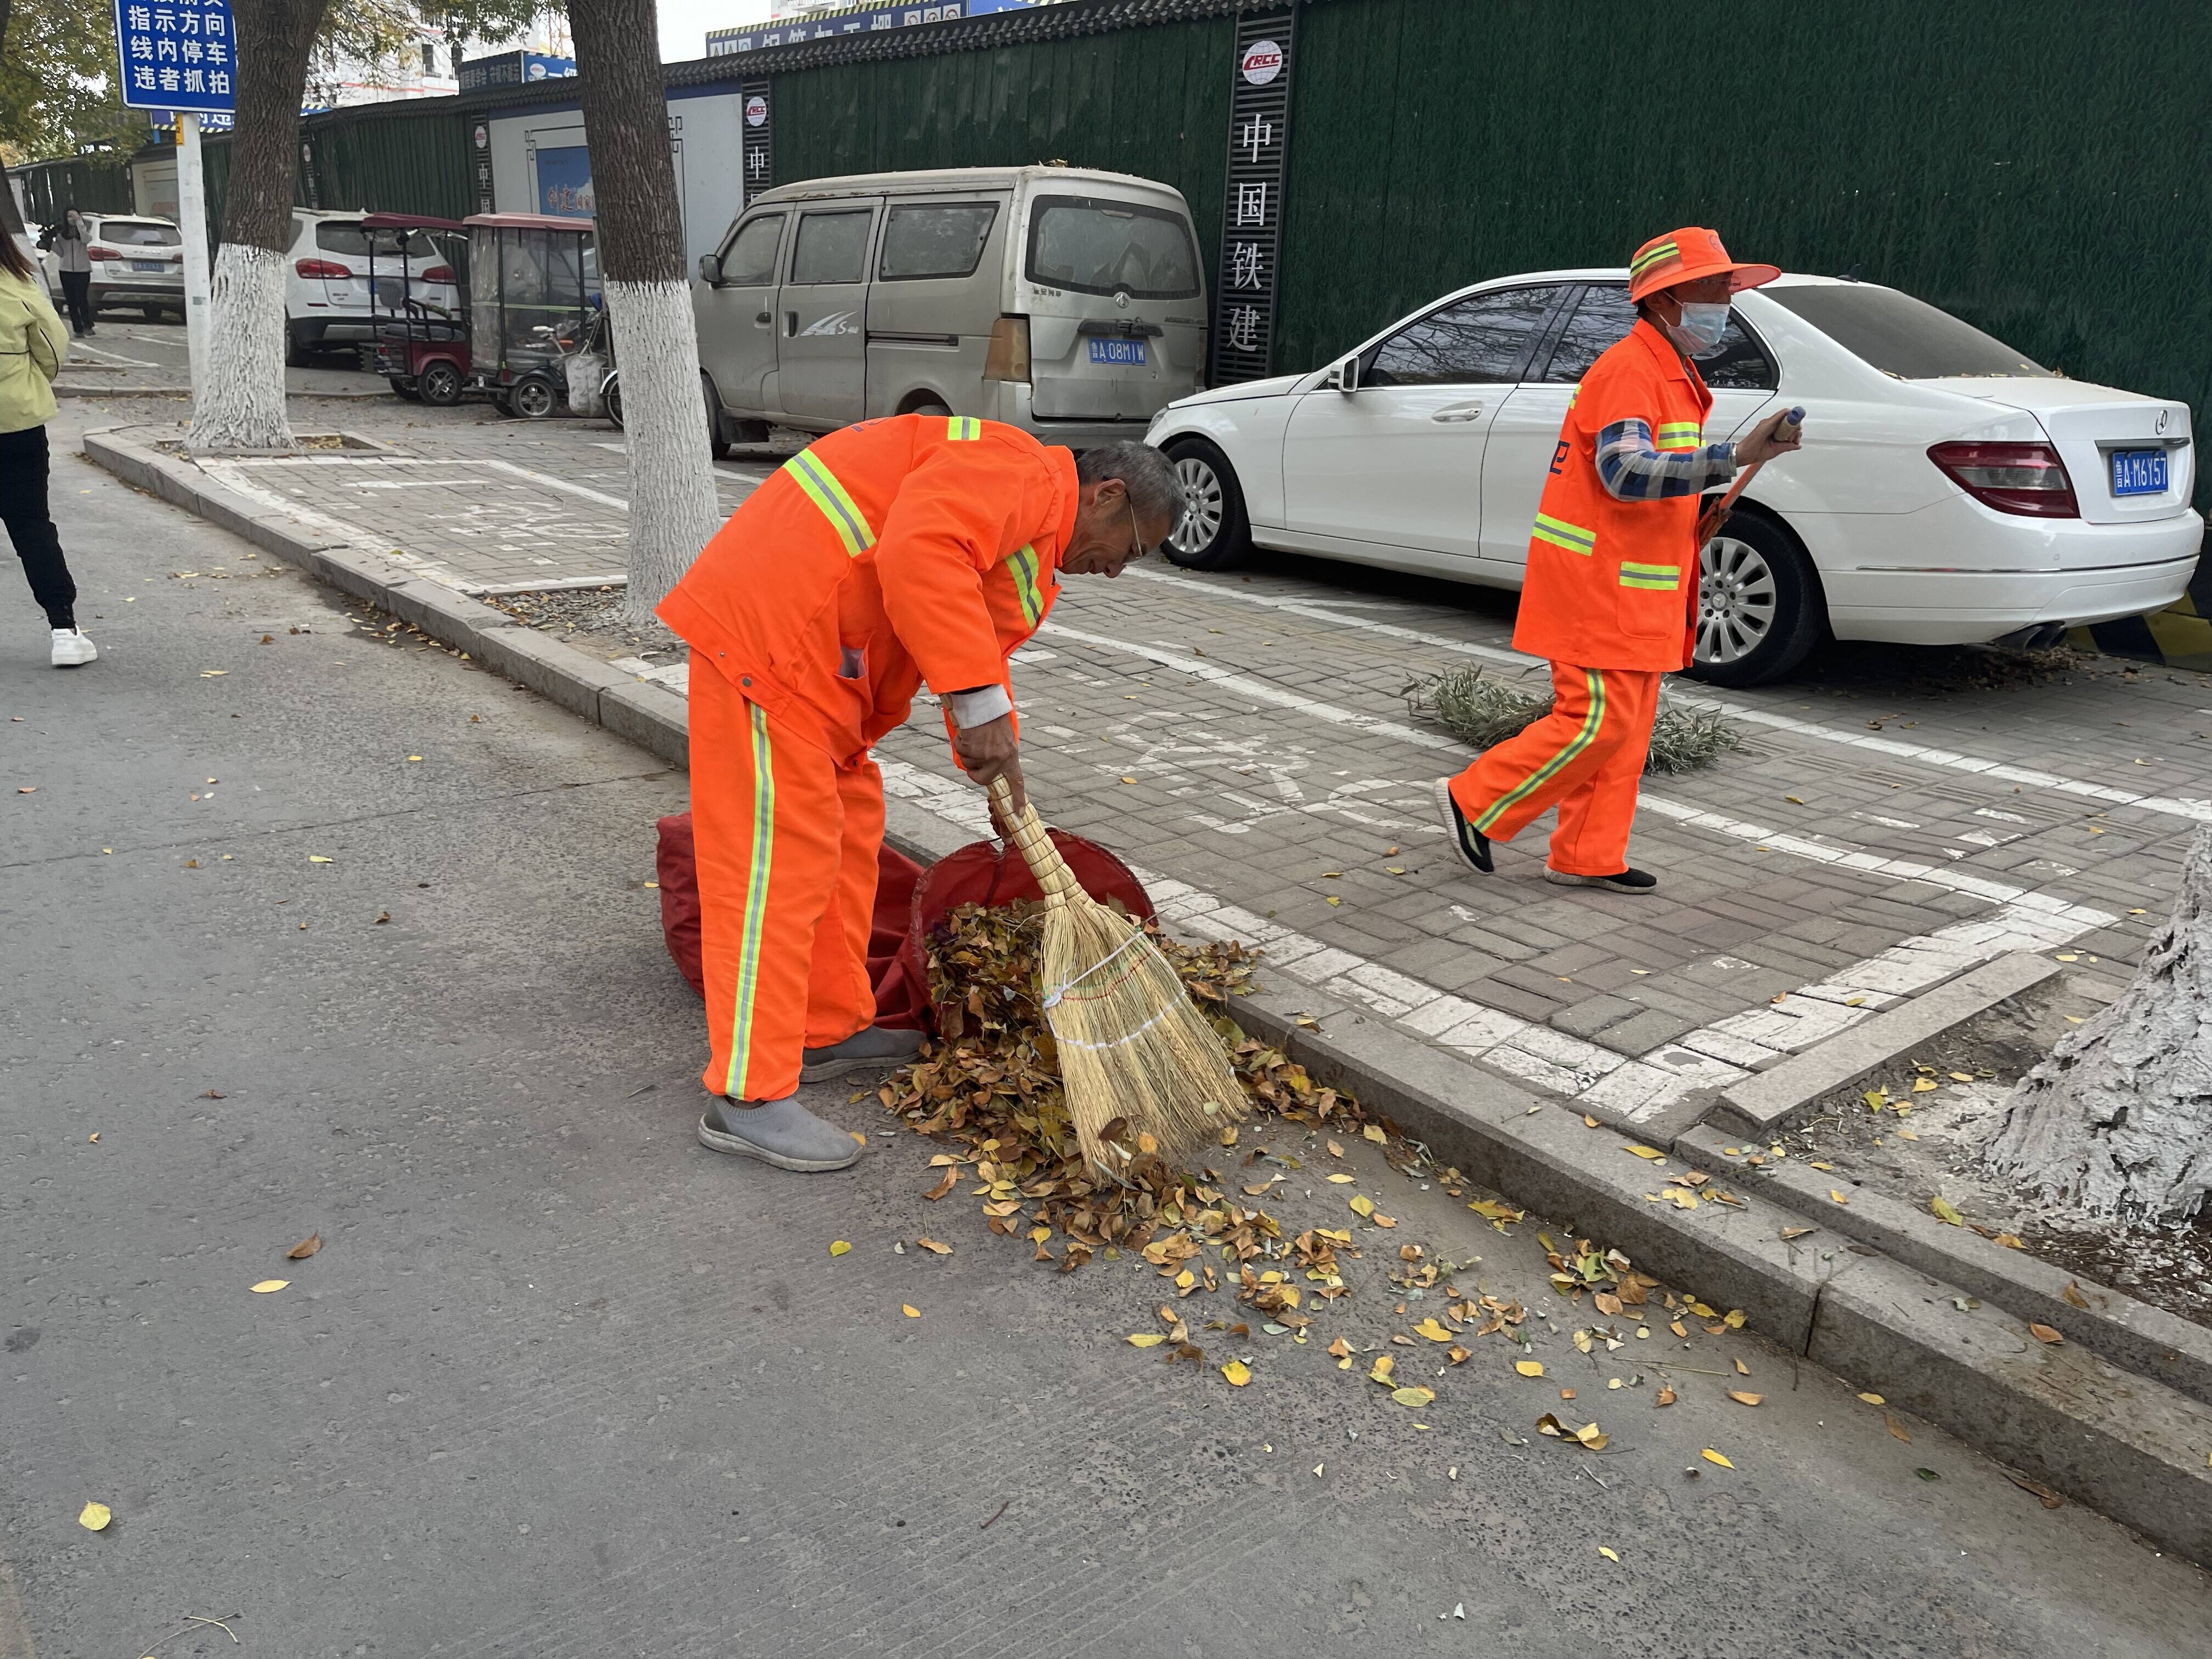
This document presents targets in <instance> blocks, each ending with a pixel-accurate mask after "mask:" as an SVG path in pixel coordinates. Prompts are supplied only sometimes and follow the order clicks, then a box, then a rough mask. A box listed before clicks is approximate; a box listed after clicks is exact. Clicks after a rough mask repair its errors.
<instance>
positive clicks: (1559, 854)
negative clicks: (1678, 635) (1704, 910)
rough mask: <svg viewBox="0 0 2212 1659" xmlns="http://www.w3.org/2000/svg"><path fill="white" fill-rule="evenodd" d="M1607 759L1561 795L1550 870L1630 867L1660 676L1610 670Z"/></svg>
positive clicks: (1590, 872)
mask: <svg viewBox="0 0 2212 1659" xmlns="http://www.w3.org/2000/svg"><path fill="white" fill-rule="evenodd" d="M1605 680H1606V686H1607V690H1608V691H1609V693H1610V696H1607V700H1606V703H1607V707H1606V720H1607V734H1606V735H1607V739H1608V741H1607V743H1605V744H1602V745H1601V746H1602V747H1603V748H1604V750H1605V751H1606V753H1605V757H1604V758H1603V759H1602V760H1601V761H1599V762H1598V763H1597V766H1596V768H1595V769H1594V770H1593V771H1591V772H1590V773H1589V775H1588V776H1587V777H1586V778H1584V780H1583V784H1582V787H1580V788H1577V789H1572V790H1570V791H1568V792H1567V793H1565V794H1564V795H1562V796H1560V797H1559V827H1558V828H1557V829H1554V830H1553V831H1552V846H1551V853H1550V856H1549V857H1548V858H1547V860H1546V862H1547V863H1548V864H1549V865H1550V866H1552V868H1553V869H1554V870H1558V871H1560V872H1563V873H1565V874H1566V875H1570V876H1612V875H1618V874H1619V873H1620V872H1621V871H1623V870H1626V869H1627V868H1628V833H1629V831H1630V829H1632V828H1633V827H1634V824H1635V822H1636V792H1637V789H1638V786H1639V785H1640V784H1641V782H1642V781H1643V777H1644V757H1645V756H1646V755H1647V754H1649V753H1650V749H1651V721H1652V719H1653V717H1654V716H1655V715H1656V714H1657V713H1658V712H1659V676H1658V675H1657V674H1656V673H1655V672H1649V671H1629V670H1626V669H1608V670H1607V671H1606V677H1605Z"/></svg>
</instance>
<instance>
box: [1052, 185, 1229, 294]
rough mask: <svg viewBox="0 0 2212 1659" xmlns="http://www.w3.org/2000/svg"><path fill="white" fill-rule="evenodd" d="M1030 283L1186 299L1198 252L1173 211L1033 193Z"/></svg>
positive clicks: (1194, 284)
mask: <svg viewBox="0 0 2212 1659" xmlns="http://www.w3.org/2000/svg"><path fill="white" fill-rule="evenodd" d="M1029 269H1030V281H1031V282H1033V283H1043V284H1044V285H1045V286H1046V287H1048V288H1065V289H1074V290H1075V292H1077V293H1079V294H1115V293H1127V294H1128V295H1130V296H1131V297H1133V298H1135V299H1139V300H1187V299H1189V298H1192V297H1193V296H1194V295H1196V294H1197V293H1198V287H1199V284H1198V251H1197V249H1196V248H1195V247H1194V246H1192V245H1191V240H1190V230H1189V228H1188V226H1186V225H1185V224H1184V223H1183V221H1182V215H1180V214H1176V213H1170V212H1169V211H1167V210H1165V209H1163V208H1154V207H1145V206H1142V205H1140V204H1138V203H1135V202H1117V201H1114V200H1111V199H1108V198H1100V197H1087V196H1040V197H1037V198H1036V205H1035V208H1034V210H1033V212H1032V214H1031V216H1030V268H1029Z"/></svg>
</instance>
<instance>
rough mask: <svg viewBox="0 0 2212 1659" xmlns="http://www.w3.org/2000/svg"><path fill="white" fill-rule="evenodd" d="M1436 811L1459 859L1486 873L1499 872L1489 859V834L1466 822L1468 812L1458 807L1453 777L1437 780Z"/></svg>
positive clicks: (1472, 868)
mask: <svg viewBox="0 0 2212 1659" xmlns="http://www.w3.org/2000/svg"><path fill="white" fill-rule="evenodd" d="M1435 787H1436V797H1437V813H1438V815H1439V816H1441V817H1443V821H1444V828H1445V829H1446V830H1447V831H1449V833H1450V836H1451V839H1452V850H1453V851H1455V853H1457V854H1459V858H1460V862H1461V863H1462V864H1464V865H1465V866H1467V867H1468V869H1470V870H1474V871H1479V872H1481V873H1482V874H1483V875H1486V876H1487V875H1493V874H1495V873H1496V866H1493V865H1492V863H1491V861H1490V837H1489V836H1486V835H1484V834H1483V833H1482V831H1481V830H1480V829H1476V828H1475V827H1474V825H1473V824H1471V823H1468V821H1467V814H1466V813H1464V812H1462V811H1460V810H1459V803H1458V802H1457V801H1455V800H1454V799H1452V792H1451V780H1450V779H1449V778H1438V779H1437V781H1436V786H1435Z"/></svg>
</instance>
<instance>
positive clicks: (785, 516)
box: [657, 415, 1077, 761]
mask: <svg viewBox="0 0 2212 1659" xmlns="http://www.w3.org/2000/svg"><path fill="white" fill-rule="evenodd" d="M1076 495H1077V485H1076V479H1075V458H1074V456H1073V455H1072V454H1070V453H1068V452H1067V451H1066V450H1065V449H1057V448H1048V447H1046V446H1044V445H1043V444H1041V443H1039V442H1038V441H1036V439H1035V438H1032V437H1031V436H1030V435H1029V434H1028V433H1026V432H1024V431H1022V430H1021V429H1020V428H1017V427H1011V426H1002V425H1000V424H999V423H998V422H995V421H981V420H976V419H975V418H973V417H972V416H960V415H955V416H950V417H947V416H943V415H901V416H894V417H892V418H890V419H888V420H880V421H866V422H861V423H860V425H858V426H849V427H846V428H843V429H842V430H841V431H837V432H833V433H831V434H830V435H829V436H828V437H826V438H823V439H821V440H819V441H817V442H816V443H814V444H813V445H812V446H811V447H809V448H807V449H806V450H805V451H804V452H803V453H799V454H798V455H794V456H793V457H792V459H790V460H788V461H787V462H785V463H784V465H782V467H781V468H780V469H779V470H778V471H776V472H775V474H774V475H773V476H771V477H769V480H768V481H767V482H766V483H763V484H762V485H761V486H760V488H759V489H756V490H754V491H753V493H752V494H751V495H749V496H747V497H746V498H745V501H744V505H743V506H742V507H738V510H737V511H736V512H735V513H732V514H731V515H730V518H729V521H728V522H727V523H726V524H725V525H724V526H722V527H721V529H720V531H718V532H716V533H715V536H714V539H713V540H712V541H710V542H708V544H707V545H706V548H705V550H703V551H702V553H701V554H700V555H699V557H698V560H697V562H695V563H694V564H693V565H692V567H691V568H690V571H689V572H687V573H686V574H685V575H684V579H683V580H681V581H679V582H678V583H677V585H676V586H675V588H674V589H673V590H672V591H671V592H670V593H669V595H668V597H667V598H666V599H663V600H662V601H661V602H660V605H659V611H658V613H657V614H658V615H659V617H660V619H661V620H662V621H663V622H665V623H667V624H668V626H669V627H670V628H671V629H674V630H675V631H676V632H677V633H678V635H681V636H682V637H683V638H684V641H686V642H687V643H688V644H690V647H692V649H693V650H694V651H696V653H698V656H699V658H701V659H704V660H705V661H706V662H708V663H709V664H711V665H713V666H714V668H715V669H717V670H719V671H720V672H721V673H722V674H724V675H725V676H726V677H727V678H728V679H729V681H730V684H732V685H733V686H735V687H736V688H737V689H738V692H739V694H740V695H742V696H744V697H745V698H746V699H747V700H748V701H749V702H755V703H757V704H759V705H760V706H761V707H762V708H764V709H765V710H767V711H768V712H769V714H774V715H775V716H776V717H778V718H779V719H781V720H785V721H787V722H788V723H789V724H791V725H792V726H796V727H798V728H799V730H801V731H803V732H806V733H807V734H808V735H809V736H810V737H811V738H813V739H814V740H815V741H816V742H817V743H818V744H820V745H821V747H822V748H823V749H824V750H827V751H828V752H829V754H830V755H832V756H833V757H836V758H837V759H838V760H841V761H843V760H849V759H851V758H853V757H855V756H857V755H859V754H860V753H861V752H862V751H864V750H866V749H867V748H868V747H869V746H870V745H871V744H873V743H874V742H875V741H876V740H877V739H878V738H880V737H882V736H883V734H884V732H888V731H890V729H891V728H892V727H894V726H898V725H899V724H901V723H902V721H903V720H905V719H906V717H907V714H908V710H909V708H911V707H912V705H913V700H914V694H915V690H916V689H917V687H919V686H920V685H921V684H925V683H926V684H927V685H928V686H929V688H930V690H933V691H935V692H937V693H938V694H939V696H943V695H945V693H947V692H951V691H967V690H975V689H976V688H978V687H981V686H987V685H1002V684H1006V679H1007V667H1006V659H1007V658H1008V657H1009V656H1010V655H1012V653H1013V651H1014V649H1015V647H1018V646H1019V645H1020V644H1021V643H1022V641H1024V640H1026V639H1028V638H1029V637H1030V635H1032V634H1034V633H1035V632H1036V629H1037V624H1038V623H1041V622H1042V621H1043V620H1044V617H1045V613H1046V612H1047V611H1050V610H1051V609H1052V605H1053V601H1054V599H1058V598H1059V597H1060V574H1059V572H1060V556H1061V554H1062V553H1064V552H1065V551H1066V548H1067V544H1068V538H1070V537H1071V536H1072V535H1073V533H1074V531H1075V507H1076Z"/></svg>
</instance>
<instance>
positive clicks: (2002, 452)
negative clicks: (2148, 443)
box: [1928, 441, 2081, 519]
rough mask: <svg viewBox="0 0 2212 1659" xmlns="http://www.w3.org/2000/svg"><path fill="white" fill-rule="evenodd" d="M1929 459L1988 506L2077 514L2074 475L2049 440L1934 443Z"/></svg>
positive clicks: (2045, 514)
mask: <svg viewBox="0 0 2212 1659" xmlns="http://www.w3.org/2000/svg"><path fill="white" fill-rule="evenodd" d="M1928 459H1929V460H1931V461H1933V462H1935V463H1936V465H1937V466H1939V467H1941V468H1942V470H1943V472H1944V474H1945V476H1947V477H1949V478H1950V480H1951V481H1952V482H1953V483H1955V484H1957V485H1958V486H1959V488H1960V489H1963V490H1965V491H1966V493H1967V494H1968V495H1972V497H1973V498H1974V499H1975V500H1976V501H1979V502H1981V504H1982V505H1983V506H1984V507H1995V508H1996V510H1997V511H1998V512H2000V513H2021V514H2022V515H2024V516H2026V517H2027V518H2031V519H2078V518H2080V517H2081V504H2080V503H2079V502H2077V501H2075V499H2074V481H2073V480H2072V479H2071V478H2069V477H2067V476H2066V463H2065V462H2063V461H2062V460H2060V459H2058V452H2057V450H2056V449H2053V448H2052V447H2051V446H2050V445H2049V444H1996V443H1973V442H1966V441H1960V442H1957V443H1948V444H1936V445H1935V446H1934V447H1931V448H1930V449H1929V452H1928Z"/></svg>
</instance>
